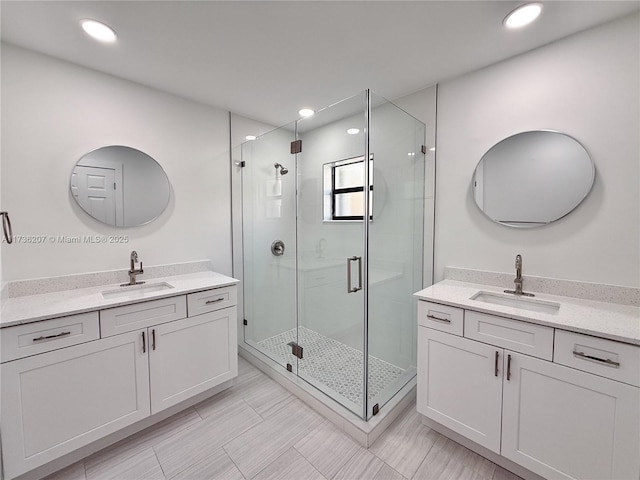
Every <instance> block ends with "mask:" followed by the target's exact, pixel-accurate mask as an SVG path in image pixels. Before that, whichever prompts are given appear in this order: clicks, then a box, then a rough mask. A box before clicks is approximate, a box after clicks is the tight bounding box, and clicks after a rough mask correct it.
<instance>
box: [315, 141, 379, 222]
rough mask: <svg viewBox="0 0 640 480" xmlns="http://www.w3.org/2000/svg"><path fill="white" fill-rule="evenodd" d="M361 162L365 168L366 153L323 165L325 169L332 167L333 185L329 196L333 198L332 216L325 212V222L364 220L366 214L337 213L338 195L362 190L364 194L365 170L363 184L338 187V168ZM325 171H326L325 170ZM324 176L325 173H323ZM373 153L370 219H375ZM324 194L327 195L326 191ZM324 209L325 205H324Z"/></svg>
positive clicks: (370, 179) (370, 160) (370, 164)
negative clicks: (328, 216)
mask: <svg viewBox="0 0 640 480" xmlns="http://www.w3.org/2000/svg"><path fill="white" fill-rule="evenodd" d="M357 163H361V164H362V166H363V168H364V155H362V156H359V157H352V158H347V159H344V160H338V161H336V162H331V163H328V164H324V165H323V169H326V168H327V166H330V168H331V185H330V191H329V197H330V200H331V215H330V218H327V215H326V213H327V212H323V220H324V221H325V222H349V221H352V222H353V221H356V222H357V221H360V222H361V221H363V220H364V215H336V197H337V196H338V195H343V194H347V193H358V192H362V193H363V194H364V191H365V188H364V171H363V178H362V180H363V182H362V185H358V186H355V187H345V188H336V169H339V168H341V167H346V166H348V165H353V164H357ZM323 173H324V172H323ZM323 178H324V174H323ZM372 192H373V154H370V155H369V195H368V201H369V221H373V194H372ZM323 195H327V193H326V191H325V192H324V193H323ZM323 210H324V207H323Z"/></svg>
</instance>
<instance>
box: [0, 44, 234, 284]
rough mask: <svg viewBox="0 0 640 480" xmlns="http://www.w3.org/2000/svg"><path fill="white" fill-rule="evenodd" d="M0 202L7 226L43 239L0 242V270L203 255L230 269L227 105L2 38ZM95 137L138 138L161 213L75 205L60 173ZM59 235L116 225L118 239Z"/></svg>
mask: <svg viewBox="0 0 640 480" xmlns="http://www.w3.org/2000/svg"><path fill="white" fill-rule="evenodd" d="M2 119H3V122H2V140H3V142H2V173H3V175H2V202H1V203H2V208H3V209H6V210H9V211H10V212H11V218H12V220H13V227H14V233H15V234H16V235H18V234H19V235H44V236H45V237H47V240H45V242H44V243H42V244H35V245H34V244H24V243H17V242H16V243H14V244H13V245H10V246H7V245H4V246H3V252H2V253H3V256H2V259H3V263H4V265H3V266H4V280H5V281H11V280H18V279H27V278H35V277H46V276H55V275H64V274H73V273H81V272H90V271H99V270H110V269H120V268H122V269H126V268H128V259H129V253H130V252H131V250H134V249H135V250H137V251H138V253H139V255H140V259H141V260H142V261H143V262H144V264H145V265H149V266H151V265H158V264H167V263H175V262H184V261H193V260H202V259H211V260H212V262H213V265H214V268H215V269H216V270H218V271H220V272H222V273H228V274H230V273H231V227H230V218H231V213H230V205H231V198H230V197H231V195H230V172H229V161H228V159H229V115H228V113H227V112H225V111H223V110H220V109H216V108H211V107H208V106H205V105H202V104H198V103H195V102H191V101H188V100H184V99H182V98H179V97H176V96H173V95H169V94H166V93H163V92H160V91H157V90H154V89H151V88H147V87H144V86H142V85H139V84H136V83H132V82H128V81H125V80H121V79H118V78H115V77H111V76H108V75H104V74H102V73H98V72H96V71H93V70H89V69H86V68H83V67H79V66H76V65H73V64H70V63H66V62H63V61H59V60H57V59H54V58H51V57H48V56H44V55H41V54H38V53H35V52H32V51H29V50H25V49H21V48H18V47H15V46H11V45H6V44H3V45H2ZM105 145H127V146H131V147H134V148H137V149H139V150H141V151H143V152H145V153H147V154H149V155H150V156H152V157H153V158H155V159H156V161H158V163H159V164H160V165H161V166H162V167H163V168H164V170H165V172H166V173H167V176H168V177H169V181H170V184H171V189H172V191H171V200H170V203H169V206H168V207H167V209H166V210H165V212H164V213H163V214H162V215H161V216H160V218H158V219H157V220H155V221H154V222H151V223H150V224H149V225H145V226H142V227H135V228H118V229H116V228H113V227H108V226H106V225H103V224H101V223H99V222H97V221H95V220H93V219H92V218H90V217H89V216H88V215H87V214H85V213H84V212H83V211H82V210H81V209H80V207H79V206H77V205H76V203H75V202H74V200H73V199H72V197H71V195H70V193H69V175H70V174H71V171H72V168H73V165H74V164H75V162H76V161H77V160H78V159H79V158H80V157H81V156H82V155H84V154H85V153H87V152H89V151H91V150H93V149H95V148H98V147H101V146H105ZM58 235H68V236H83V235H106V236H108V235H127V236H128V237H129V241H128V242H127V243H120V244H118V243H105V244H63V243H58V242H55V241H54V242H51V241H49V240H48V237H49V236H53V237H56V236H58Z"/></svg>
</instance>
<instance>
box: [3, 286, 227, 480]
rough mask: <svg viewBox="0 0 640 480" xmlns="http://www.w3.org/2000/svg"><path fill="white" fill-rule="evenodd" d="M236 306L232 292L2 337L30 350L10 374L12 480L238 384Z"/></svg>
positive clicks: (8, 460)
mask: <svg viewBox="0 0 640 480" xmlns="http://www.w3.org/2000/svg"><path fill="white" fill-rule="evenodd" d="M219 298H222V299H223V300H218V299H219ZM207 302H209V303H207ZM235 305H236V286H235V285H231V286H225V287H221V288H215V289H210V290H206V291H203V292H196V293H189V294H187V295H178V296H174V297H167V298H161V299H157V300H149V301H145V302H138V303H132V304H128V305H124V306H118V307H114V308H108V309H104V310H101V311H100V312H97V311H96V312H89V313H86V314H81V315H72V316H69V317H64V318H58V319H53V320H45V321H41V322H35V323H31V324H26V325H20V326H16V327H7V328H4V329H2V330H1V331H0V333H1V334H2V341H3V347H4V346H5V345H13V344H15V345H17V346H20V345H22V344H24V345H26V346H25V347H24V348H22V349H20V348H13V349H12V350H11V355H10V356H7V357H6V358H12V360H10V361H5V362H4V363H2V366H1V373H2V404H1V408H2V412H1V414H2V454H3V469H4V479H5V480H10V479H12V478H15V477H16V476H18V475H21V474H23V473H26V472H29V471H31V470H33V469H34V468H37V467H39V466H42V465H44V464H46V463H48V462H50V461H52V460H55V459H56V458H59V457H61V456H63V455H65V454H67V453H70V452H72V451H74V450H77V449H79V448H81V447H84V446H86V445H88V444H90V443H92V442H94V441H96V440H99V439H100V438H102V437H104V436H106V435H108V434H111V433H114V432H116V431H118V430H120V429H122V428H124V427H127V426H129V425H132V424H134V423H136V422H138V421H140V420H142V419H144V418H146V417H149V416H150V415H154V414H156V413H158V412H161V411H163V410H165V409H167V408H168V407H171V406H174V405H177V404H179V403H180V402H183V401H185V400H188V399H189V398H191V397H194V396H195V395H197V394H200V393H202V392H206V391H207V390H210V389H212V388H213V387H216V386H218V385H220V384H222V383H224V382H226V381H228V380H231V379H233V378H235V377H236V376H237V372H238V364H237V338H236V336H237V326H236V321H237V319H236V306H235ZM187 306H189V307H190V308H189V311H188V312H187V310H188V308H187ZM176 317H179V318H176ZM67 331H71V332H72V333H70V334H67V333H66V332H67ZM43 332H44V333H43ZM85 332H86V333H85ZM98 332H101V335H99V334H98ZM83 333H84V334H83ZM61 334H64V335H61ZM34 335H35V338H36V340H37V341H36V342H33V339H31V337H33V336H34ZM41 337H45V338H44V339H43V340H38V339H40V338H41ZM27 340H30V341H31V342H32V343H35V344H34V345H33V346H31V345H30V344H29V342H28V341H27ZM69 342H75V343H77V344H75V345H71V346H68V344H69ZM81 342H83V343H81ZM47 349H48V350H50V351H45V350H47ZM15 352H19V353H15ZM40 352H42V353H40ZM33 353H36V354H33ZM16 355H21V356H22V357H23V358H16V359H13V358H14V357H15V356H16ZM4 358H5V357H4V356H3V359H4Z"/></svg>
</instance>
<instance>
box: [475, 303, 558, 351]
mask: <svg viewBox="0 0 640 480" xmlns="http://www.w3.org/2000/svg"><path fill="white" fill-rule="evenodd" d="M464 336H465V337H467V338H472V339H474V340H478V341H480V342H484V343H488V344H490V345H496V346H498V347H504V348H507V349H509V350H512V351H514V352H520V353H525V354H527V355H531V356H533V357H538V358H543V359H545V360H549V361H551V359H552V358H553V328H551V327H545V326H543V325H535V324H533V323H528V322H522V321H520V320H512V319H510V318H503V317H496V316H493V315H487V314H484V313H478V312H473V311H470V310H467V312H466V314H465V325H464Z"/></svg>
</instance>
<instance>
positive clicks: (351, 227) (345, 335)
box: [296, 92, 371, 416]
mask: <svg viewBox="0 0 640 480" xmlns="http://www.w3.org/2000/svg"><path fill="white" fill-rule="evenodd" d="M366 110H367V94H366V92H363V93H362V94H360V95H357V96H355V97H351V98H348V99H346V100H343V101H342V102H339V103H337V104H335V105H332V106H331V107H328V108H326V109H324V110H320V111H319V112H316V114H315V115H314V116H312V117H310V118H305V119H302V120H299V121H298V123H297V139H298V140H299V141H300V142H301V144H300V147H301V151H300V152H299V153H297V154H296V165H297V178H298V211H297V244H298V252H297V257H298V282H297V293H298V343H299V345H300V346H301V347H302V358H300V359H299V360H298V376H299V377H301V378H302V379H304V380H305V381H307V382H309V383H310V384H312V385H313V386H315V387H317V388H319V389H320V390H321V391H323V392H324V393H325V394H327V395H329V396H330V397H332V398H333V399H334V400H336V401H337V402H338V403H340V404H342V405H343V406H345V407H347V408H348V409H349V410H351V411H353V412H354V413H355V414H357V415H358V416H362V415H363V411H364V410H363V409H364V388H365V387H364V376H365V375H364V372H365V362H364V358H365V356H364V355H365V351H366V343H365V334H364V332H365V321H364V318H365V315H364V308H365V298H366V282H365V276H366V258H365V241H364V239H365V233H364V230H365V226H366V224H365V222H364V221H363V218H364V215H366V214H365V209H366V208H367V206H366V205H365V199H367V198H370V195H371V189H370V188H366V187H365V184H366V183H365V182H366V181H367V180H366V177H367V174H368V169H369V165H370V162H366V161H365V155H366V151H367V148H366V136H365V132H366Z"/></svg>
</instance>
